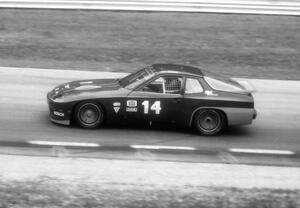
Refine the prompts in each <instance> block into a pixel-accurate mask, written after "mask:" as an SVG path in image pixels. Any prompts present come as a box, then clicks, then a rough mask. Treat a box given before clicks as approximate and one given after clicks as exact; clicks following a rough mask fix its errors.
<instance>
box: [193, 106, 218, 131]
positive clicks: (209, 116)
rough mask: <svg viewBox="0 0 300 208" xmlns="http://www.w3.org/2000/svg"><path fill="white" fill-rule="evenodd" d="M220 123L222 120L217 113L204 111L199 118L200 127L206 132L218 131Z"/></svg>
mask: <svg viewBox="0 0 300 208" xmlns="http://www.w3.org/2000/svg"><path fill="white" fill-rule="evenodd" d="M220 123H221V119H220V116H219V114H218V113H217V112H216V111H212V110H210V111H203V112H202V113H201V114H200V115H199V117H198V126H199V127H200V128H201V129H203V130H205V131H214V130H216V129H217V128H218V127H219V126H220Z"/></svg>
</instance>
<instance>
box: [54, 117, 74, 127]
mask: <svg viewBox="0 0 300 208" xmlns="http://www.w3.org/2000/svg"><path fill="white" fill-rule="evenodd" d="M50 120H51V121H52V122H53V123H57V124H61V125H66V126H68V125H70V123H71V121H70V120H57V119H54V118H52V117H51V116H50Z"/></svg>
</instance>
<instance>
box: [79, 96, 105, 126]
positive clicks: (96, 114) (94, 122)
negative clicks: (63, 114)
mask: <svg viewBox="0 0 300 208" xmlns="http://www.w3.org/2000/svg"><path fill="white" fill-rule="evenodd" d="M75 119H76V122H77V124H78V125H80V126H81V127H83V128H89V129H92V128H96V127H98V126H100V125H101V124H102V123H103V119H104V113H103V110H102V108H101V106H99V105H98V104H97V103H94V102H85V103H80V104H79V105H78V106H77V107H76V109H75Z"/></svg>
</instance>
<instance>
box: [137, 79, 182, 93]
mask: <svg viewBox="0 0 300 208" xmlns="http://www.w3.org/2000/svg"><path fill="white" fill-rule="evenodd" d="M182 83H183V79H182V77H160V78H158V79H156V80H154V81H152V82H151V83H150V84H148V85H146V86H145V87H143V89H142V91H145V92H154V93H167V94H179V93H180V89H181V87H182Z"/></svg>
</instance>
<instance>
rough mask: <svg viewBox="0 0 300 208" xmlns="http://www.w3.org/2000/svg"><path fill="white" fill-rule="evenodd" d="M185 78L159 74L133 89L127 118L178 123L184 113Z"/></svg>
mask: <svg viewBox="0 0 300 208" xmlns="http://www.w3.org/2000/svg"><path fill="white" fill-rule="evenodd" d="M183 80H184V79H183V76H176V75H166V76H159V77H156V78H153V79H152V80H150V81H149V82H147V83H145V84H143V85H142V86H140V87H138V88H137V89H136V90H134V91H132V92H131V93H130V94H129V95H128V96H127V100H126V109H125V111H126V112H125V117H126V119H127V120H128V121H142V122H150V123H177V121H178V119H179V118H180V114H181V113H182V112H181V110H182V108H181V107H182V105H183V102H182V101H183V100H182V99H183V95H182V90H183Z"/></svg>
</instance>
